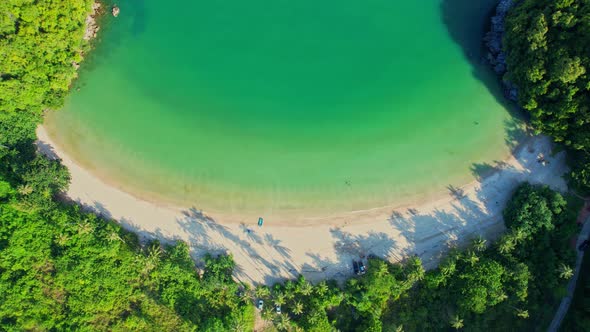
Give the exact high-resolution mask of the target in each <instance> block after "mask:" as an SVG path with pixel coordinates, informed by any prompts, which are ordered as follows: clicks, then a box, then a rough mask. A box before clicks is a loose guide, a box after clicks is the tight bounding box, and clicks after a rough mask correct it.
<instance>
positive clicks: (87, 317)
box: [0, 0, 589, 331]
mask: <svg viewBox="0 0 590 332" xmlns="http://www.w3.org/2000/svg"><path fill="white" fill-rule="evenodd" d="M531 3H532V4H534V3H541V1H524V4H523V6H525V5H527V4H528V5H530V6H532V5H531ZM556 3H557V4H558V5H550V4H546V6H548V8H554V9H555V8H560V9H562V10H563V13H566V14H567V13H569V12H568V11H566V10H565V9H564V8H565V7H564V4H569V5H573V4H577V2H575V1H573V0H570V1H565V0H562V1H557V2H556ZM90 6H91V4H90V2H89V1H83V0H69V1H65V0H62V1H58V2H54V1H37V2H17V1H9V2H2V3H0V12H2V13H9V15H5V16H2V17H1V18H0V20H1V21H0V55H1V56H0V68H1V70H2V72H1V73H0V330H6V331H22V330H41V331H52V330H82V331H129V330H137V331H152V330H153V331H251V330H253V326H254V323H253V322H254V316H255V315H254V310H255V309H254V306H253V305H252V301H253V300H258V299H263V300H264V303H265V306H264V307H263V309H262V312H261V314H262V317H264V318H267V319H268V320H271V321H273V322H274V328H276V329H277V330H280V331H285V330H304V331H332V330H334V329H339V330H341V331H428V330H442V331H444V330H451V329H466V330H472V331H490V330H534V329H536V328H537V327H538V326H543V325H544V324H546V323H547V322H548V321H549V320H550V318H551V316H552V313H553V311H554V309H555V307H556V304H557V302H558V300H559V299H560V298H561V296H562V295H563V294H564V292H565V284H566V282H567V279H568V278H569V277H570V276H571V266H572V264H573V259H574V251H573V250H572V248H571V247H570V245H569V239H570V238H571V237H572V236H573V234H574V233H575V232H576V226H575V222H574V221H575V212H576V211H577V210H578V208H579V204H578V203H579V202H577V201H576V200H575V199H573V198H570V197H563V196H562V195H561V194H559V193H556V192H554V191H552V190H550V189H548V188H546V187H538V186H532V185H529V184H523V185H521V186H520V187H519V188H517V190H516V191H515V193H514V195H513V197H512V199H511V201H510V203H509V204H508V206H507V207H506V209H505V212H504V217H505V223H506V227H507V231H506V233H505V234H504V235H503V236H502V237H500V238H499V239H498V240H497V241H495V242H493V243H487V242H486V241H485V240H484V239H481V238H476V239H474V241H473V243H472V245H471V246H469V247H468V248H464V249H456V248H455V249H452V250H451V252H450V253H449V254H448V255H447V257H446V258H444V259H443V261H442V263H441V264H440V266H439V267H438V268H436V269H434V270H431V271H424V269H423V267H422V263H421V262H420V260H419V259H418V258H416V257H411V258H408V259H407V260H406V261H405V262H403V263H400V264H391V263H389V262H386V261H383V260H381V259H379V258H377V257H371V258H369V259H368V264H367V273H366V274H365V275H362V276H359V277H354V278H350V279H349V280H347V281H346V282H345V283H344V284H343V285H338V284H337V283H336V282H335V281H325V282H320V283H318V284H315V285H312V284H311V283H309V282H308V281H306V280H305V278H303V277H299V278H298V279H297V280H292V281H286V282H284V283H279V284H276V285H274V286H272V287H266V286H260V287H257V288H255V289H249V286H247V285H242V284H239V283H237V282H235V281H234V280H233V278H232V272H233V270H234V263H233V260H232V258H231V256H226V255H221V256H219V257H211V256H207V257H206V258H204V259H203V260H200V261H198V262H197V264H195V261H193V259H192V258H191V257H190V255H189V250H188V247H187V245H186V244H184V243H182V242H179V243H177V244H175V245H171V246H165V245H162V244H160V243H158V242H150V243H143V244H142V243H140V241H139V239H138V237H137V236H136V235H134V234H132V233H129V232H126V231H124V230H123V229H122V228H121V226H119V225H118V224H116V223H114V222H112V221H108V220H104V219H102V218H100V217H98V216H96V215H95V214H92V213H87V212H84V211H82V210H81V208H80V207H79V206H77V205H75V204H69V203H67V202H63V200H61V199H60V198H59V194H60V193H62V192H63V191H65V190H66V188H67V186H68V182H69V175H68V172H67V169H65V168H64V167H63V166H62V165H61V164H60V163H59V161H54V160H49V159H47V158H46V157H44V156H41V155H38V154H37V153H36V148H35V145H34V140H35V127H36V126H37V125H38V124H39V122H40V121H41V119H42V117H41V115H42V111H43V110H44V109H47V108H55V107H59V105H61V104H62V103H63V98H64V96H65V94H66V93H67V91H68V87H69V86H70V85H71V81H72V79H74V78H75V70H74V63H77V62H78V61H80V60H81V54H82V51H83V49H84V48H85V47H87V46H86V45H85V44H84V43H83V42H82V36H83V34H84V31H83V30H84V21H85V18H86V15H87V14H88V12H89V10H90ZM551 6H553V7H551ZM556 6H557V7H556ZM573 7H576V6H569V7H568V8H573ZM581 7H583V6H582V5H581V4H580V5H579V6H578V7H576V8H581ZM524 8H527V7H524ZM535 8H536V7H534V6H533V7H530V8H529V11H528V12H530V13H535V10H534V9H535ZM518 10H522V9H521V8H520V7H519V9H517V11H516V12H515V13H517V14H514V15H515V16H513V17H512V18H511V20H515V17H518V13H519V12H518ZM568 10H569V9H568ZM64 13H67V15H65V14H64ZM552 13H553V12H552ZM563 13H562V14H561V15H564V14H563ZM553 14H554V13H553ZM570 14H571V13H570ZM572 15H573V17H574V18H575V15H574V14H572ZM553 16H556V14H555V15H553ZM553 16H548V17H553ZM557 16H559V15H557ZM566 16H567V15H566ZM572 20H573V18H572ZM558 21H559V19H558ZM586 21H588V20H586ZM510 22H511V23H510V24H514V22H512V21H510ZM539 22H542V20H540V21H539ZM560 22H561V21H560ZM567 22H570V23H571V22H572V21H571V20H570V21H568V20H565V21H564V22H563V23H560V24H566V23H567ZM568 24H569V23H568ZM586 24H587V23H586ZM529 30H530V29H527V30H526V31H529ZM541 30H543V29H541ZM582 32H583V31H582ZM580 33H581V32H580ZM535 36H536V35H531V38H530V39H531V40H534V39H535V38H537V37H539V36H536V37H535ZM507 38H516V37H514V36H512V37H511V36H510V35H509V36H508V37H507ZM539 38H540V37H539ZM527 41H530V40H529V39H527ZM580 44H583V43H580ZM508 45H511V44H510V43H509V44H508ZM523 52H524V51H523ZM575 54H577V56H578V57H579V60H576V58H575V56H576V55H574V53H572V55H571V57H570V60H571V61H570V62H568V63H567V64H563V65H564V66H565V67H566V69H563V68H562V72H561V73H560V74H556V75H557V76H556V77H561V78H562V79H561V80H557V79H556V80H555V81H551V82H550V83H549V84H548V85H546V88H547V89H549V88H550V87H551V88H552V89H554V90H555V89H557V90H556V91H557V92H554V93H553V94H552V95H550V96H548V95H546V94H541V93H540V92H539V93H536V94H533V92H534V91H537V90H542V89H541V88H539V87H538V86H537V85H536V84H537V83H538V81H531V82H530V84H531V92H530V93H529V94H527V92H522V96H521V101H522V102H523V105H526V106H531V107H530V109H531V112H532V115H533V123H534V124H535V125H536V126H538V127H539V128H540V130H542V131H544V132H548V133H550V134H552V135H553V136H554V137H556V139H558V140H562V141H564V143H566V144H567V145H568V146H570V147H571V149H572V150H576V151H578V152H579V153H580V155H581V156H582V157H580V159H579V160H583V156H584V153H588V152H587V147H588V146H589V145H588V144H587V142H586V139H585V138H584V137H583V135H584V133H583V129H588V128H587V127H585V126H587V124H586V122H584V121H585V120H584V116H585V114H586V113H584V111H583V110H584V108H583V104H582V101H584V99H583V98H584V97H583V96H578V93H580V92H579V91H580V89H581V88H582V87H583V84H582V82H581V80H584V79H586V78H585V76H584V75H585V74H580V75H578V74H579V73H580V71H581V69H580V68H581V67H580V66H584V64H585V63H587V62H585V61H587V60H584V59H583V58H582V57H583V56H584V55H583V54H581V53H575ZM519 59H520V60H519ZM527 59H528V57H527V58H519V57H518V56H517V55H511V60H510V61H512V62H511V63H512V66H514V64H515V63H516V61H524V60H527ZM554 61H557V60H556V59H554ZM568 61H569V60H568ZM523 68H526V67H523ZM531 68H532V67H531ZM551 68H553V67H551ZM567 68H569V69H567ZM584 68H585V67H584ZM570 69H571V70H570ZM539 70H540V71H543V70H541V69H539ZM558 71H559V70H558ZM566 72H567V73H569V74H567V73H566ZM529 74H530V73H528V72H527V73H523V74H522V75H524V77H527V75H529ZM511 75H512V76H510V79H511V80H513V81H514V82H515V84H518V85H519V88H520V91H524V90H523V89H525V88H526V87H528V85H523V84H524V83H527V82H529V81H527V80H524V78H522V77H521V79H522V81H520V80H519V79H518V78H519V77H520V76H519V75H518V74H514V72H513V74H511ZM563 75H565V76H563ZM572 75H573V76H572ZM529 76H530V75H529ZM533 76H534V75H533ZM573 77H575V79H574V78H573ZM564 79H565V81H564ZM572 79H574V81H573V82H576V85H575V86H574V85H572V84H573V83H572V81H571V80H572ZM558 81H559V82H561V83H559V82H558ZM566 81H567V82H566ZM586 82H587V81H586ZM586 84H587V83H586ZM521 85H522V86H521ZM553 85H556V86H555V87H554V86H553ZM535 86H537V87H536V88H535ZM566 88H567V89H570V90H568V91H570V92H568V93H569V95H570V96H571V100H569V104H568V102H566V101H567V98H565V97H564V96H563V95H562V91H565V90H562V89H566ZM576 88H577V89H578V90H576ZM548 91H549V90H548ZM551 91H553V90H551ZM572 91H574V92H572ZM527 96H529V97H527ZM586 97H587V92H586ZM531 98H532V99H531ZM551 98H554V99H551ZM564 98H565V99H564ZM533 101H535V102H537V105H535V103H534V102H533ZM549 101H551V102H552V103H557V104H560V105H562V106H563V105H566V104H567V105H570V104H571V105H575V106H576V107H575V108H574V109H573V110H574V111H571V112H569V111H564V112H563V113H559V110H562V109H561V108H559V109H551V108H543V109H542V112H541V111H539V109H538V105H541V104H542V103H547V102H549ZM552 105H553V104H552ZM571 105H570V106H571ZM532 106H535V107H532ZM564 107H565V106H564ZM571 107H573V106H571ZM568 110H572V109H571V108H568ZM575 114H578V115H579V116H580V117H579V118H578V117H575V116H574V115H575ZM545 122H547V124H546V125H545ZM574 129H575V130H574ZM582 165H587V164H583V163H582ZM581 167H582V168H575V169H574V172H573V173H572V179H577V182H576V183H578V184H579V185H580V187H581V188H585V187H584V186H585V185H586V184H584V181H585V180H584V179H587V178H585V177H586V176H587V175H585V174H588V172H586V173H584V172H583V170H584V168H583V167H587V166H581ZM197 265H198V267H197ZM277 306H280V307H281V311H282V313H281V314H277V313H276V311H277V309H276V308H277ZM271 328H272V327H271Z"/></svg>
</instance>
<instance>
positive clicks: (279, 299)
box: [275, 292, 285, 306]
mask: <svg viewBox="0 0 590 332" xmlns="http://www.w3.org/2000/svg"><path fill="white" fill-rule="evenodd" d="M283 304H285V294H283V293H282V292H277V293H276V294H275V305H276V306H281V305H283Z"/></svg>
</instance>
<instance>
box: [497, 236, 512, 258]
mask: <svg viewBox="0 0 590 332" xmlns="http://www.w3.org/2000/svg"><path fill="white" fill-rule="evenodd" d="M515 246H516V245H515V243H514V241H513V240H512V239H511V238H510V237H509V236H508V235H505V236H503V237H502V238H501V239H500V241H499V242H498V251H499V252H500V253H501V254H504V255H506V254H509V253H511V252H512V250H514V248H515Z"/></svg>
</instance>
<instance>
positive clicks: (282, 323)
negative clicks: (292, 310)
mask: <svg viewBox="0 0 590 332" xmlns="http://www.w3.org/2000/svg"><path fill="white" fill-rule="evenodd" d="M276 317H277V318H276V320H275V326H276V328H277V330H279V331H287V330H289V327H291V319H290V318H289V316H287V315H277V316H276Z"/></svg>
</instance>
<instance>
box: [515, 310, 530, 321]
mask: <svg viewBox="0 0 590 332" xmlns="http://www.w3.org/2000/svg"><path fill="white" fill-rule="evenodd" d="M516 316H518V317H520V318H524V319H527V318H529V311H528V310H522V309H516Z"/></svg>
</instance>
